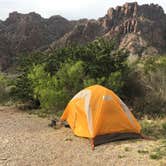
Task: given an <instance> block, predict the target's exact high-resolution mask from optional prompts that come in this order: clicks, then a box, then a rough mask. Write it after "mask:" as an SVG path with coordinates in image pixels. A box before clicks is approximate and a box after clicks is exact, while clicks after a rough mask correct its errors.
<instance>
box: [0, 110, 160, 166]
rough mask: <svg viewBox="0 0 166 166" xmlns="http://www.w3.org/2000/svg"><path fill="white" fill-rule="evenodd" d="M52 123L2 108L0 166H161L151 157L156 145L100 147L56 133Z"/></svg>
mask: <svg viewBox="0 0 166 166" xmlns="http://www.w3.org/2000/svg"><path fill="white" fill-rule="evenodd" d="M48 123H49V120H48V119H46V118H45V119H43V118H39V117H38V116H36V115H29V114H28V113H25V112H21V111H18V110H17V109H15V108H11V107H10V108H9V107H0V166H87V165H88V166H133V165H134V166H157V165H159V162H158V161H156V160H151V159H150V158H149V154H147V153H138V152H139V151H141V150H144V149H146V150H147V149H148V150H149V149H151V148H153V146H154V144H155V142H154V141H145V140H134V141H122V142H116V143H115V142H114V143H109V144H105V145H100V146H98V147H96V148H95V150H94V151H92V150H91V147H90V144H89V141H88V140H87V139H84V138H79V137H76V136H74V135H73V133H72V131H71V130H70V129H68V128H64V127H62V128H60V129H52V128H50V127H48Z"/></svg>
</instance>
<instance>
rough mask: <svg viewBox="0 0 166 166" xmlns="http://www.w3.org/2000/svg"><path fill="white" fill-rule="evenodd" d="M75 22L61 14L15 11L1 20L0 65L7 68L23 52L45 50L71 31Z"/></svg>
mask: <svg viewBox="0 0 166 166" xmlns="http://www.w3.org/2000/svg"><path fill="white" fill-rule="evenodd" d="M73 27H74V24H73V23H71V22H70V21H68V20H67V19H65V18H63V17H61V16H52V17H50V18H49V19H44V18H42V17H41V16H40V15H39V14H36V13H34V12H33V13H29V14H20V13H17V12H13V13H10V14H9V17H8V18H7V19H6V20H5V21H4V22H3V21H0V66H1V68H2V69H6V68H7V67H8V65H10V64H11V63H12V61H14V59H15V56H16V55H17V54H19V53H22V52H30V51H33V50H37V49H38V50H45V49H47V48H48V46H49V44H50V43H52V42H53V41H55V40H58V39H59V38H60V37H62V36H63V35H64V34H65V33H67V32H69V31H71V30H72V29H73Z"/></svg>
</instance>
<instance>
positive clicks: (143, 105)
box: [125, 56, 166, 116]
mask: <svg viewBox="0 0 166 166" xmlns="http://www.w3.org/2000/svg"><path fill="white" fill-rule="evenodd" d="M130 67H131V70H130V72H129V74H128V77H127V79H128V80H127V81H126V82H127V83H126V85H128V86H127V87H125V90H126V92H127V93H125V94H126V95H127V96H128V98H129V100H130V103H131V105H132V106H133V108H134V110H135V112H137V113H139V114H142V115H143V114H149V115H152V116H156V115H161V116H162V115H164V114H165V113H166V86H165V85H166V57H165V56H158V57H157V56H156V57H148V58H146V59H140V60H139V61H138V62H137V64H134V67H133V66H130Z"/></svg>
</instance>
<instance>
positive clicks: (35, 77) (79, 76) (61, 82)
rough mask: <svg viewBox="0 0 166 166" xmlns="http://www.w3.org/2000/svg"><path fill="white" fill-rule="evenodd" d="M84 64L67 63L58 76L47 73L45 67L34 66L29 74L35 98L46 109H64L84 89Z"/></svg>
mask: <svg viewBox="0 0 166 166" xmlns="http://www.w3.org/2000/svg"><path fill="white" fill-rule="evenodd" d="M83 77H84V73H83V62H81V61H77V62H76V63H74V62H67V63H64V64H63V65H62V66H61V69H60V70H59V71H58V72H57V73H56V75H54V76H51V75H50V73H48V72H46V71H45V65H44V64H43V65H37V66H34V67H33V69H32V70H31V71H30V73H29V74H28V78H29V80H30V81H31V83H32V87H33V93H34V98H36V99H38V100H39V101H40V103H41V107H42V108H45V109H53V108H54V109H55V110H58V109H63V108H64V106H65V105H66V104H67V101H68V100H69V99H71V97H72V96H73V95H74V94H75V93H76V92H77V91H79V90H81V89H82V88H83V87H82V85H83V83H82V82H83Z"/></svg>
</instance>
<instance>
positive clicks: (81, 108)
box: [61, 85, 141, 138]
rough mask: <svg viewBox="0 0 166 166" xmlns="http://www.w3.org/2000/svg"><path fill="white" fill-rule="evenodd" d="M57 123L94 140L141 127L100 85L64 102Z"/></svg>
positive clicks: (136, 130)
mask: <svg viewBox="0 0 166 166" xmlns="http://www.w3.org/2000/svg"><path fill="white" fill-rule="evenodd" d="M61 120H65V121H67V122H68V124H69V125H70V127H71V129H72V130H73V132H74V134H75V135H77V136H81V137H87V138H95V137H96V136H99V135H105V134H113V133H137V134H140V130H141V127H140V125H139V123H138V122H137V120H136V119H135V117H134V116H133V114H132V113H131V112H130V110H129V109H128V107H127V106H126V104H125V103H124V102H123V101H122V100H121V99H120V98H119V97H118V96H117V95H116V94H115V93H114V92H113V91H112V90H109V89H107V88H105V87H103V86H100V85H94V86H90V87H88V88H85V89H83V90H81V91H80V92H79V93H77V94H76V95H75V96H74V97H73V98H72V99H71V101H70V102H69V103H68V105H67V107H66V109H65V111H64V113H63V115H62V116H61Z"/></svg>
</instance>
